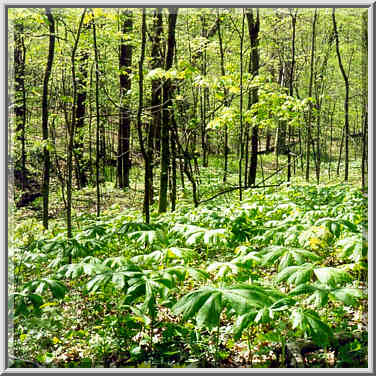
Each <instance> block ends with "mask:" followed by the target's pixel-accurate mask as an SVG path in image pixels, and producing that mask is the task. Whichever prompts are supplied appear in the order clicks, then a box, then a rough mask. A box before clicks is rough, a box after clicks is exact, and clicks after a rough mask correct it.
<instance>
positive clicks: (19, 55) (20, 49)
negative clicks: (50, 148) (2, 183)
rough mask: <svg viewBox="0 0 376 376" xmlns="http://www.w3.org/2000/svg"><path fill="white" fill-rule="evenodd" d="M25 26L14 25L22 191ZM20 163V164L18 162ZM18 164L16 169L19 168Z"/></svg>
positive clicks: (23, 183) (24, 115) (24, 122)
mask: <svg viewBox="0 0 376 376" xmlns="http://www.w3.org/2000/svg"><path fill="white" fill-rule="evenodd" d="M23 34H24V25H23V23H22V21H21V22H17V20H16V21H15V24H14V81H15V82H14V89H15V99H16V101H15V106H14V113H15V116H16V132H17V139H18V140H19V141H20V142H21V160H20V162H21V166H20V174H21V176H20V177H21V189H22V190H25V186H26V150H25V126H26V91H25V59H26V47H25V43H24V35H23ZM18 163H19V162H18ZM18 163H16V168H19V167H18V166H17V164H18Z"/></svg>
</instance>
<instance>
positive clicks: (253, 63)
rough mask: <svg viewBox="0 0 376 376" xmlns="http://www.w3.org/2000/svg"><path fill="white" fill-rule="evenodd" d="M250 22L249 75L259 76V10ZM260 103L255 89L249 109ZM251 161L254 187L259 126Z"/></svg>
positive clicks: (250, 16)
mask: <svg viewBox="0 0 376 376" xmlns="http://www.w3.org/2000/svg"><path fill="white" fill-rule="evenodd" d="M246 15H247V20H248V32H249V39H250V41H251V52H250V64H249V73H252V76H253V77H254V76H256V75H258V71H259V51H258V45H259V41H258V34H259V31H260V14H259V10H258V9H257V11H256V17H255V18H254V16H253V11H252V9H250V10H248V11H247V13H246ZM257 102H258V93H257V88H253V89H251V90H250V92H249V98H248V109H250V108H251V106H252V105H253V104H255V103H257ZM251 132H252V134H251V161H250V165H249V176H248V186H251V185H254V184H255V183H256V173H257V152H258V126H257V125H254V126H253V127H252V129H251Z"/></svg>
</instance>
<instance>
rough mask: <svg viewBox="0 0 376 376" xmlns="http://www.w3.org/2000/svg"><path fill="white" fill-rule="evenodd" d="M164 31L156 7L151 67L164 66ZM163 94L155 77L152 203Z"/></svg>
mask: <svg viewBox="0 0 376 376" xmlns="http://www.w3.org/2000/svg"><path fill="white" fill-rule="evenodd" d="M162 33H163V18H162V8H156V9H155V10H154V13H153V35H152V45H151V68H152V69H158V68H160V69H162V68H163V55H162V45H161V38H162ZM161 95H162V80H161V79H160V78H155V79H153V80H152V81H151V116H152V122H151V125H150V128H151V129H150V133H149V137H148V143H149V142H150V144H151V145H152V146H154V147H155V149H154V150H155V151H154V152H153V150H151V151H150V152H151V153H150V171H149V175H150V176H149V178H150V198H149V201H150V203H152V202H153V155H156V154H157V153H158V154H159V151H160V147H161V144H160V135H161V104H162V102H161V99H162V98H161Z"/></svg>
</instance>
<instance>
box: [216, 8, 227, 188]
mask: <svg viewBox="0 0 376 376" xmlns="http://www.w3.org/2000/svg"><path fill="white" fill-rule="evenodd" d="M217 18H218V29H217V30H218V40H219V52H220V56H221V74H222V76H225V75H226V71H225V59H224V51H223V39H222V33H221V19H220V17H219V14H218V17H217ZM223 96H224V100H223V101H224V105H225V106H227V105H228V103H227V97H228V89H227V88H226V87H225V88H224V89H223ZM224 133H225V135H224V159H225V160H224V168H223V182H224V183H226V180H227V173H228V171H227V170H228V129H227V124H225V127H224Z"/></svg>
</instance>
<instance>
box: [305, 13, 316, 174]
mask: <svg viewBox="0 0 376 376" xmlns="http://www.w3.org/2000/svg"><path fill="white" fill-rule="evenodd" d="M316 20H317V9H315V13H314V15H313V20H312V43H311V68H310V76H309V91H308V96H309V97H310V98H311V97H312V85H313V71H314V61H315V40H316ZM311 123H312V102H310V103H309V114H308V124H307V140H306V181H309V172H310V163H309V161H310V158H311V143H312V134H311V131H312V130H311V127H312V124H311Z"/></svg>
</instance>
